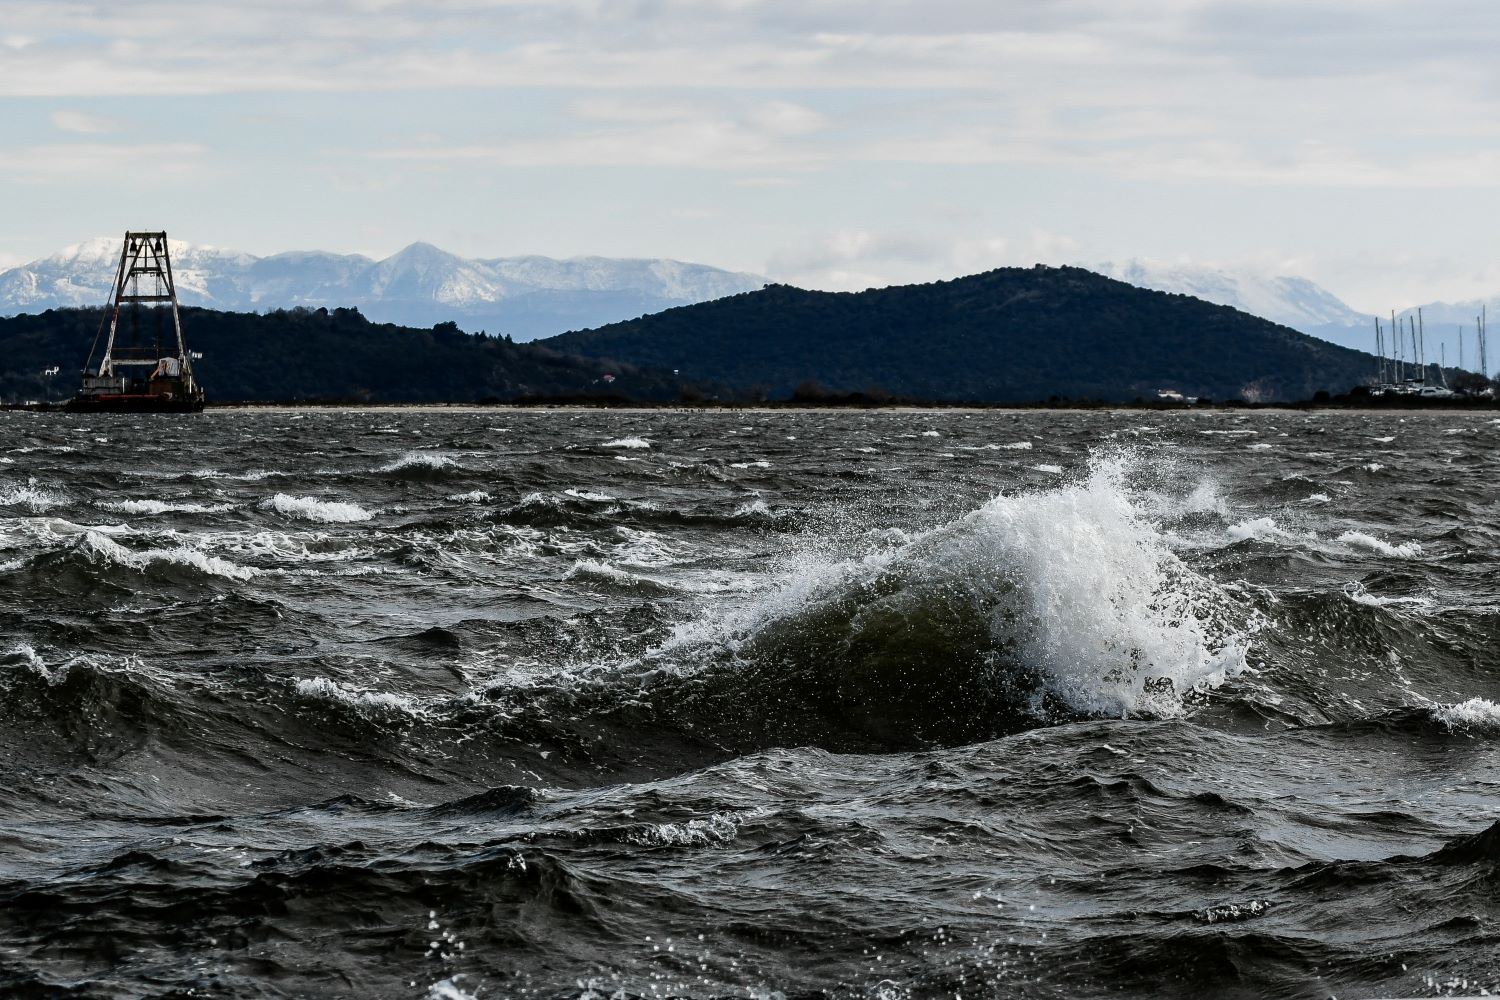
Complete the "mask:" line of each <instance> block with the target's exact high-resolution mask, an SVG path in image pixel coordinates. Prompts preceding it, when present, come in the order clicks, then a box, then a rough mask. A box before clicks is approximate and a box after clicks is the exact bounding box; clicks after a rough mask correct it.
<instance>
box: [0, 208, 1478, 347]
mask: <svg viewBox="0 0 1500 1000" xmlns="http://www.w3.org/2000/svg"><path fill="white" fill-rule="evenodd" d="M171 250H172V265H173V271H174V274H175V277H176V279H177V291H178V296H179V297H180V299H181V300H182V302H183V303H184V304H186V305H201V306H208V307H211V308H215V309H228V310H236V311H264V310H268V309H277V308H291V307H293V306H312V307H316V306H328V307H330V308H332V307H335V306H354V307H356V308H358V309H359V310H360V311H361V312H363V313H364V314H365V315H366V316H368V317H369V318H371V319H373V320H376V321H378V322H390V323H402V324H407V325H411V326H431V325H433V324H434V323H441V322H447V321H450V320H451V321H454V322H457V323H458V324H459V326H460V327H462V328H463V329H465V330H471V331H472V330H487V331H489V332H490V333H508V334H510V335H511V336H512V337H513V338H515V339H516V340H532V339H536V338H538V337H547V336H551V335H552V334H556V333H562V332H564V331H567V330H579V329H587V328H589V327H595V326H601V325H603V324H605V323H612V322H616V321H618V320H624V319H631V318H634V317H636V316H642V315H645V314H647V313H653V312H659V311H660V310H662V309H668V308H671V307H672V306H679V305H688V304H690V303H694V302H704V301H707V300H709V299H716V298H722V297H723V296H726V295H734V294H737V293H740V292H747V291H753V290H754V289H757V288H760V287H761V286H763V285H764V284H765V283H766V279H764V278H762V277H760V276H759V275H755V274H747V273H744V272H737V271H726V270H722V269H720V268H716V267H709V266H707V265H704V264H689V263H684V262H682V261H676V260H661V259H622V258H613V257H574V258H570V259H567V260H558V259H555V258H551V257H539V256H525V257H497V258H486V259H470V258H465V257H459V256H457V255H455V254H451V253H447V252H445V251H443V250H439V249H438V248H437V247H435V246H432V245H431V244H428V243H413V244H412V245H411V246H409V247H407V248H406V249H404V250H401V251H400V252H398V253H395V254H392V255H391V256H389V257H386V258H385V259H384V260H372V259H371V258H369V257H364V256H361V255H359V254H335V253H326V252H323V251H292V252H288V253H278V254H274V255H272V256H269V257H257V256H254V255H252V254H247V253H240V252H237V251H233V250H223V249H219V248H216V247H211V246H200V245H195V244H191V243H184V242H181V241H178V240H172V241H171ZM119 252H120V240H119V239H118V238H117V237H99V238H97V239H92V240H88V241H86V242H83V243H80V244H78V245H76V246H72V247H68V248H67V249H65V250H62V251H60V252H58V253H55V254H53V255H51V256H50V257H44V258H42V259H41V260H36V261H32V262H31V263H29V264H22V265H20V266H19V267H13V268H11V269H9V270H7V271H0V315H7V316H8V315H14V314H15V313H22V312H28V313H34V312H42V311H44V310H46V309H51V308H56V307H61V306H95V305H103V304H104V302H105V300H106V299H107V298H108V296H109V291H110V282H111V281H112V280H113V278H114V273H115V265H116V264H117V263H118V260H119ZM1082 266H1085V267H1088V268H1089V269H1090V270H1093V271H1098V272H1099V273H1101V274H1105V275H1108V276H1109V277H1112V278H1116V279H1118V280H1120V281H1125V282H1129V283H1130V284H1132V285H1138V286H1140V287H1142V288H1152V289H1156V290H1158V291H1164V292H1175V293H1179V294H1182V295H1191V296H1194V297H1195V298H1200V299H1204V300H1206V301H1208V302H1215V303H1218V304H1220V305H1226V306H1232V307H1234V308H1236V309H1239V310H1241V311H1243V312H1247V313H1250V314H1251V315H1254V316H1261V317H1263V318H1265V319H1269V320H1271V321H1273V322H1276V323H1281V324H1283V325H1285V326H1289V327H1291V328H1292V329H1294V330H1300V331H1302V332H1303V333H1307V334H1311V335H1312V336H1315V337H1320V338H1322V339H1324V340H1328V341H1332V342H1333V343H1336V344H1341V345H1343V346H1345V347H1354V348H1357V349H1359V350H1363V351H1373V350H1374V346H1375V344H1374V320H1375V318H1374V317H1373V316H1370V315H1367V314H1365V313H1361V312H1359V311H1357V310H1355V309H1352V308H1350V307H1349V306H1348V305H1346V304H1345V303H1344V302H1342V301H1340V300H1339V299H1338V297H1337V296H1335V295H1333V293H1331V292H1329V291H1328V290H1327V289H1325V288H1322V287H1321V286H1319V285H1317V284H1315V283H1314V282H1312V281H1309V280H1308V279H1306V278H1300V277H1294V276H1289V275H1276V274H1270V273H1267V272H1264V271H1257V270H1254V269H1251V268H1234V269H1230V268H1218V267H1212V266H1208V265H1202V264H1182V263H1168V262H1161V261H1153V260H1145V259H1134V260H1127V261H1124V262H1121V263H1104V264H1084V265H1082ZM1483 304H1484V303H1481V302H1479V301H1477V300H1476V301H1473V302H1458V303H1444V302H1438V303H1432V304H1429V305H1424V306H1423V307H1422V313H1423V322H1424V325H1425V334H1426V336H1425V341H1426V344H1425V346H1426V352H1427V359H1428V360H1429V361H1433V362H1435V361H1438V360H1439V359H1444V360H1446V363H1447V364H1449V365H1457V364H1458V360H1459V357H1460V348H1459V337H1458V330H1459V328H1460V327H1463V328H1464V331H1465V332H1464V337H1463V345H1464V346H1463V355H1462V356H1463V358H1464V361H1465V362H1466V364H1467V366H1468V367H1470V368H1474V367H1477V365H1475V363H1474V362H1475V360H1476V351H1475V341H1474V327H1475V323H1474V317H1475V315H1477V314H1478V313H1479V311H1480V308H1481V305H1483ZM1487 306H1488V310H1489V312H1490V314H1491V315H1493V316H1494V317H1495V318H1496V321H1497V322H1500V297H1497V298H1495V299H1491V300H1489V301H1488V303H1487ZM1415 311H1416V310H1414V309H1413V310H1407V312H1404V313H1400V314H1398V315H1399V316H1401V317H1402V318H1403V320H1404V318H1405V317H1406V316H1408V315H1411V314H1414V313H1415ZM1383 319H1384V320H1385V321H1386V322H1387V324H1388V322H1389V318H1388V317H1383ZM1408 353H1409V348H1408ZM1497 363H1500V335H1497V336H1496V337H1495V338H1492V342H1491V367H1492V368H1494V367H1495V366H1496V364H1497Z"/></svg>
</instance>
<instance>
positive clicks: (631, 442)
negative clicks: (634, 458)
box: [599, 437, 651, 448]
mask: <svg viewBox="0 0 1500 1000" xmlns="http://www.w3.org/2000/svg"><path fill="white" fill-rule="evenodd" d="M599 447H601V448H649V447H651V442H650V441H648V440H646V439H645V438H643V437H622V438H615V439H614V440H613V441H606V442H604V443H603V444H602V445H600V446H599Z"/></svg>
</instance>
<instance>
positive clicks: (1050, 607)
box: [650, 458, 1254, 717]
mask: <svg viewBox="0 0 1500 1000" xmlns="http://www.w3.org/2000/svg"><path fill="white" fill-rule="evenodd" d="M1126 465H1127V460H1126V459H1123V458H1119V459H1107V460H1106V459H1099V460H1096V461H1095V462H1093V463H1091V467H1090V473H1089V475H1088V477H1087V479H1086V480H1084V481H1082V482H1074V483H1070V484H1068V485H1064V486H1060V487H1056V488H1053V489H1050V490H1041V491H1034V492H1029V493H1023V494H1018V495H1015V496H998V497H995V498H994V499H992V500H990V501H989V502H988V503H986V504H985V505H984V506H983V507H981V508H980V509H978V510H976V511H974V512H973V513H971V514H968V515H966V516H964V517H962V518H959V519H958V520H956V521H953V522H950V523H948V524H946V525H943V526H941V527H938V528H935V529H932V530H930V531H926V532H923V533H920V534H916V535H912V536H905V535H901V534H899V533H898V535H897V536H896V538H895V539H894V540H895V542H896V544H895V545H894V547H889V548H880V549H877V550H876V551H873V552H871V553H870V554H868V555H865V556H863V557H860V558H855V559H848V560H835V561H825V560H823V559H821V558H819V557H818V556H816V555H813V554H808V555H805V556H803V557H802V561H801V562H799V563H798V564H796V565H794V566H793V572H792V573H791V574H790V575H789V577H788V578H787V579H786V580H785V582H784V583H783V584H782V585H781V586H779V587H778V588H776V589H775V590H773V591H771V592H769V593H766V594H764V595H763V596H761V597H760V598H758V599H757V600H755V601H753V602H751V603H749V604H747V605H744V606H740V607H736V608H731V609H728V610H727V611H724V612H721V613H720V614H722V617H714V616H713V615H710V616H709V617H708V618H705V619H704V620H702V621H699V622H695V623H691V624H689V625H686V626H683V627H681V628H679V630H678V631H677V633H676V635H675V636H674V638H673V639H672V640H671V641H670V642H669V643H667V644H666V645H664V646H663V647H661V648H660V649H659V650H658V651H656V652H655V653H653V654H652V655H651V657H650V659H652V661H653V662H655V661H657V660H659V659H664V660H667V661H668V662H683V663H686V664H688V667H687V669H697V666H696V665H697V664H701V663H703V662H704V660H705V657H704V655H703V654H704V653H707V652H710V650H712V649H715V648H717V649H719V650H722V651H723V652H725V653H727V654H728V655H730V656H732V657H734V658H736V659H739V658H743V657H759V656H769V657H773V658H775V659H777V660H786V658H788V657H792V658H794V659H792V660H791V661H789V662H801V660H800V658H802V657H810V659H809V660H808V661H807V669H817V670H822V669H832V670H851V671H855V672H856V673H858V672H859V671H860V670H864V669H866V667H865V665H864V664H863V661H861V665H860V666H859V667H858V669H856V667H855V666H854V665H853V664H841V663H840V662H838V658H839V657H840V656H843V655H845V653H844V652H843V651H845V650H849V649H857V648H858V647H859V645H860V637H861V636H864V635H866V634H873V635H880V634H882V632H883V630H886V629H888V628H891V627H893V626H892V623H900V624H899V628H900V629H901V630H902V632H903V634H915V633H916V632H918V631H922V630H925V629H931V630H932V632H933V634H934V635H943V634H958V633H961V634H964V635H967V636H972V637H973V641H974V642H975V643H977V644H978V645H977V646H976V647H974V648H965V649H955V650H952V653H953V654H954V657H955V659H958V658H970V659H973V660H975V661H976V662H987V663H990V664H993V666H992V667H990V668H987V669H993V670H997V671H1007V672H1008V671H1009V670H1010V669H1012V668H1011V667H1007V666H1005V665H1006V664H1012V665H1015V666H1014V669H1015V670H1017V671H1020V672H1021V673H1022V674H1023V675H1032V676H1034V677H1035V678H1036V682H1037V683H1039V684H1040V685H1041V690H1045V691H1046V692H1047V693H1049V694H1050V695H1052V696H1053V697H1055V698H1058V699H1060V700H1061V701H1062V702H1063V703H1065V704H1066V705H1068V706H1070V708H1071V709H1072V710H1074V711H1079V712H1088V713H1102V714H1113V715H1128V714H1135V713H1145V714H1152V715H1172V714H1176V713H1178V712H1180V711H1182V707H1183V703H1182V700H1181V699H1182V697H1183V696H1184V695H1186V694H1187V693H1188V692H1190V691H1192V690H1194V689H1198V688H1204V687H1211V686H1214V685H1217V684H1219V683H1221V682H1223V681H1224V680H1225V679H1226V678H1227V677H1230V676H1234V675H1236V674H1238V673H1240V672H1242V671H1243V670H1244V668H1245V666H1246V661H1245V656H1246V651H1247V648H1248V646H1247V642H1246V639H1245V635H1246V633H1247V631H1248V629H1249V628H1251V626H1252V623H1253V621H1254V613H1253V609H1241V608H1240V607H1239V605H1238V604H1237V602H1235V600H1234V599H1233V598H1232V597H1231V596H1230V595H1229V594H1228V592H1227V591H1226V590H1224V589H1223V588H1220V587H1218V586H1217V585H1216V584H1214V583H1213V582H1212V581H1211V580H1209V579H1207V578H1205V577H1202V576H1200V575H1198V574H1197V573H1195V572H1194V571H1193V570H1191V569H1190V568H1189V567H1187V566H1186V565H1185V564H1184V563H1183V562H1182V561H1181V560H1180V559H1179V558H1178V557H1177V556H1176V555H1175V554H1174V553H1173V552H1172V551H1171V549H1170V547H1169V545H1168V541H1167V539H1166V538H1165V537H1164V536H1163V535H1162V534H1161V533H1160V531H1159V530H1158V529H1157V528H1156V527H1155V526H1154V525H1153V524H1152V523H1151V522H1150V521H1149V520H1148V519H1147V518H1146V517H1145V516H1143V515H1142V513H1141V512H1140V511H1139V510H1138V508H1137V506H1136V503H1135V499H1134V497H1133V496H1132V495H1131V493H1130V492H1129V491H1128V490H1127V489H1126V486H1125V479H1126ZM932 616H937V617H936V618H933V617H932ZM955 623H961V624H955ZM893 655H896V656H898V657H899V656H900V655H902V654H900V653H895V654H893ZM678 657H682V659H680V660H679V659H677V658H678ZM707 659H708V660H709V661H710V662H711V661H712V659H713V654H712V653H710V655H709V656H708V657H707ZM996 683H997V684H1000V685H1002V686H1003V685H1006V684H1008V683H1009V681H1007V680H1006V679H1005V677H1003V676H997V680H996ZM1025 707H1026V708H1027V709H1028V710H1030V711H1032V712H1034V713H1036V714H1037V715H1039V716H1043V717H1045V716H1046V714H1047V709H1046V708H1045V705H1044V702H1043V701H1042V700H1041V694H1040V691H1038V692H1037V693H1036V694H1035V695H1033V696H1031V698H1030V700H1029V701H1027V702H1026V705H1025Z"/></svg>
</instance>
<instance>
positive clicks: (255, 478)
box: [188, 468, 281, 483]
mask: <svg viewBox="0 0 1500 1000" xmlns="http://www.w3.org/2000/svg"><path fill="white" fill-rule="evenodd" d="M188 475H190V476H192V477H193V478H194V479H232V480H234V481H235V482H241V483H258V482H260V481H261V480H262V479H270V478H271V477H272V476H279V475H281V473H280V472H278V471H276V470H274V469H256V470H254V471H251V472H220V471H219V470H218V469H206V468H205V469H194V470H193V471H192V472H190V473H188Z"/></svg>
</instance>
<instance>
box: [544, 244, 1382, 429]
mask: <svg viewBox="0 0 1500 1000" xmlns="http://www.w3.org/2000/svg"><path fill="white" fill-rule="evenodd" d="M539 343H543V344H546V345H548V346H550V347H554V348H556V349H558V350H560V351H566V352H568V353H574V354H584V355H589V356H593V357H598V358H609V359H618V360H620V361H628V362H631V363H634V364H638V365H647V366H652V367H658V368H666V369H674V368H675V369H680V370H681V372H682V375H683V377H685V378H695V379H701V380H706V381H716V382H725V383H729V384H731V385H737V386H761V387H763V389H764V391H766V392H767V393H768V394H769V395H770V396H771V397H778V396H786V395H787V394H789V393H790V392H792V391H793V389H794V387H796V386H798V385H799V384H800V383H803V382H804V381H807V380H816V381H817V382H819V383H821V385H822V386H823V387H825V388H826V389H828V390H831V391H836V392H857V391H861V390H867V389H872V388H874V389H880V390H883V391H885V392H889V393H893V394H895V395H898V396H907V397H912V398H918V399H958V400H988V401H997V402H1019V401H1025V400H1038V399H1046V398H1048V397H1050V396H1054V395H1057V396H1063V397H1068V398H1074V399H1081V398H1091V399H1104V400H1129V399H1132V398H1134V397H1136V396H1145V397H1148V398H1149V397H1153V396H1154V395H1155V393H1156V391H1157V390H1158V389H1161V388H1173V389H1178V390H1181V391H1182V392H1184V393H1187V394H1191V395H1198V396H1207V397H1211V398H1213V399H1231V398H1241V397H1246V398H1251V399H1252V400H1253V399H1260V400H1290V399H1306V398H1308V397H1310V396H1312V394H1313V393H1315V392H1316V391H1317V390H1319V389H1328V390H1330V391H1333V392H1342V391H1345V390H1347V389H1349V388H1351V387H1352V386H1355V385H1357V384H1359V383H1360V382H1361V381H1362V380H1364V379H1365V378H1367V377H1368V376H1370V375H1372V374H1373V373H1374V371H1375V359H1374V358H1373V357H1372V356H1370V355H1367V354H1364V353H1362V352H1359V351H1354V350H1350V349H1348V348H1343V347H1338V346H1336V345H1333V344H1329V343H1326V342H1324V341H1320V340H1317V339H1314V338H1313V337H1309V336H1307V335H1305V334H1301V333H1298V332H1296V331H1295V330H1292V329H1289V328H1287V327H1284V326H1279V325H1277V324H1275V323H1271V322H1269V321H1267V320H1263V319H1260V318H1258V317H1255V316H1251V315H1249V314H1247V313H1243V312H1239V311H1238V310H1235V309H1231V308H1229V307H1227V306H1217V305H1212V304H1210V303H1208V302H1204V301H1202V300H1200V299H1195V298H1190V297H1188V296H1185V295H1172V294H1168V293H1165V292H1155V291H1149V290H1147V289H1143V288H1137V287H1135V286H1133V285H1128V284H1125V283H1124V282H1121V281H1115V280H1113V279H1110V278H1106V277H1104V276H1102V275H1099V274H1095V273H1093V272H1091V271H1086V270H1083V269H1081V268H1075V267H1063V268H1055V267H1044V266H1041V265H1038V266H1037V267H1034V268H1002V269H999V270H995V271H989V272H986V273H984V274H976V275H973V276H971V277H966V278H958V279H955V280H953V281H942V282H936V283H933V284H927V285H905V286H897V287H892V288H880V289H872V290H869V291H864V292H840V293H835V292H809V291H804V290H802V289H798V288H792V287H789V286H786V285H771V286H768V287H766V288H764V289H761V290H759V291H754V292H748V293H745V294H743V295H736V296H732V297H730V298H725V299H719V300H717V301H713V302H705V303H701V304H698V305H691V306H683V307H681V308H677V309H669V310H667V311H665V312H661V313H657V314H655V315H652V316H645V317H642V318H641V319H637V320H631V321H629V322H624V323H614V324H611V325H609V326H603V327H599V328H598V329H595V330H585V331H579V332H573V333H565V334H561V335H559V336H556V337H552V338H549V339H547V340H545V341H539Z"/></svg>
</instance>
